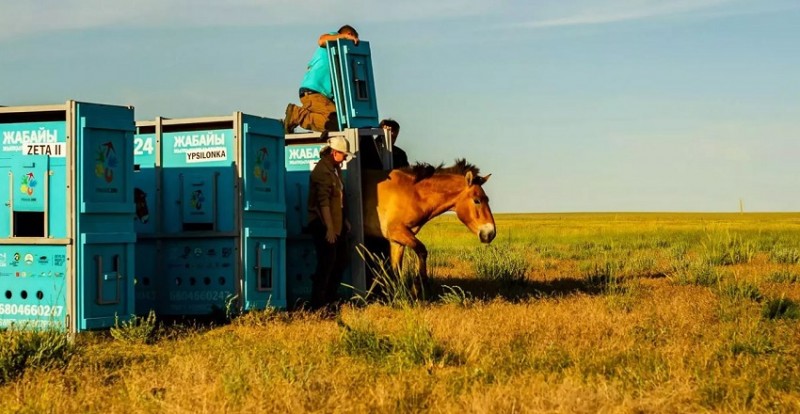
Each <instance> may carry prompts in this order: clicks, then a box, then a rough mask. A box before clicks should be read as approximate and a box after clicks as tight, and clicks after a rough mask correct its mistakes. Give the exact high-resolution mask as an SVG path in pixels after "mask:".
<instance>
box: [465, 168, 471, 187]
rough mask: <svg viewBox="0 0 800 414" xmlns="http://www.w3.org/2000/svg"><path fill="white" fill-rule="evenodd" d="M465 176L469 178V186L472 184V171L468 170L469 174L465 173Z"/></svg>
mask: <svg viewBox="0 0 800 414" xmlns="http://www.w3.org/2000/svg"><path fill="white" fill-rule="evenodd" d="M465 177H466V179H467V187H469V186H471V185H472V171H467V174H466V175H465Z"/></svg>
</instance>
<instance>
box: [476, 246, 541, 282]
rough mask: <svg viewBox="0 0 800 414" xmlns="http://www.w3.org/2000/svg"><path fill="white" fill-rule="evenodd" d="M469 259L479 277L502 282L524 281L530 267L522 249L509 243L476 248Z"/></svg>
mask: <svg viewBox="0 0 800 414" xmlns="http://www.w3.org/2000/svg"><path fill="white" fill-rule="evenodd" d="M469 259H470V260H471V261H472V266H473V268H474V269H475V274H476V275H477V276H478V277H479V278H481V279H486V280H493V281H498V282H504V283H518V282H522V281H524V280H525V279H526V277H527V275H528V270H529V269H530V264H529V263H528V260H527V258H526V257H525V252H524V250H522V249H518V248H515V247H512V246H510V245H506V246H502V247H500V246H494V245H493V246H484V247H480V248H477V249H475V250H473V251H472V252H471V254H470V255H469Z"/></svg>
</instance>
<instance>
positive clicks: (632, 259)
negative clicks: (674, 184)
mask: <svg viewBox="0 0 800 414" xmlns="http://www.w3.org/2000/svg"><path fill="white" fill-rule="evenodd" d="M495 218H496V221H497V227H498V236H497V239H496V240H495V241H494V243H493V244H492V245H491V246H482V245H480V244H479V243H478V241H477V237H475V236H473V235H471V234H469V233H468V232H467V230H466V229H465V228H464V227H463V226H462V225H461V224H460V223H459V222H458V221H457V220H456V219H455V218H454V217H453V216H445V217H442V218H440V219H437V220H436V221H434V222H433V223H431V224H429V225H428V226H427V227H426V228H425V229H423V232H422V233H421V235H420V237H421V239H422V240H424V241H425V242H426V244H427V245H428V246H429V248H430V252H431V253H430V266H431V274H432V276H433V278H434V287H433V291H432V292H429V297H430V299H429V300H428V301H424V302H420V303H415V302H409V301H406V300H404V297H403V295H402V294H401V295H396V296H393V298H394V299H392V300H382V301H380V302H378V301H377V300H368V301H367V303H360V302H358V301H356V303H355V304H354V305H352V306H346V307H344V308H343V309H342V311H341V313H340V315H339V317H338V318H328V317H325V316H324V315H320V314H312V313H307V312H291V313H287V312H282V311H276V310H267V311H263V312H253V313H250V314H246V315H242V316H239V317H236V318H233V320H232V321H231V322H230V323H228V324H225V325H220V326H215V327H199V326H190V325H189V326H187V325H178V326H174V325H170V326H164V325H159V324H157V323H154V322H153V321H152V320H151V321H146V320H141V321H139V324H137V325H131V326H124V327H120V328H119V329H117V330H115V331H114V335H113V336H112V335H111V334H109V333H98V334H90V335H82V336H80V337H79V338H77V340H76V341H74V342H71V343H65V342H63V341H61V339H60V338H59V337H57V336H56V337H52V336H51V337H46V338H44V339H42V338H41V337H38V339H31V337H30V336H31V334H24V333H22V332H17V331H8V332H5V333H2V334H0V341H2V343H0V374H1V375H0V412H36V413H38V412H103V413H106V412H126V413H127V412H178V413H182V412H187V413H189V412H191V413H206V412H214V413H217V412H326V413H327V412H464V411H466V412H492V413H494V412H591V413H594V412H637V413H638V412H656V413H657V412H664V413H675V412H800V324H799V323H800V322H798V317H800V309H798V303H800V214H655V213H654V214H634V213H620V214H519V215H498V216H496V217H495ZM401 293H402V292H401ZM26 335H28V336H26Z"/></svg>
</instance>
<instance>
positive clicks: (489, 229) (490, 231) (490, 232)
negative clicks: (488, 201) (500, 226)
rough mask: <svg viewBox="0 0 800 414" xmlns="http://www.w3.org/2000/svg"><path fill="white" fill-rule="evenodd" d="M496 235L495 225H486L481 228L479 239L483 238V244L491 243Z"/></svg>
mask: <svg viewBox="0 0 800 414" xmlns="http://www.w3.org/2000/svg"><path fill="white" fill-rule="evenodd" d="M496 235H497V233H496V231H495V227H494V224H484V225H483V226H481V228H480V231H479V232H478V237H480V238H481V243H491V242H492V240H494V236H496Z"/></svg>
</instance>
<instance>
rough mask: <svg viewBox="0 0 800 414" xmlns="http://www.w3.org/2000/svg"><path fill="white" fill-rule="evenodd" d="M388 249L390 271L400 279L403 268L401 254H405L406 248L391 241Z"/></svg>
mask: <svg viewBox="0 0 800 414" xmlns="http://www.w3.org/2000/svg"><path fill="white" fill-rule="evenodd" d="M389 249H390V250H389V255H390V256H391V260H392V270H394V273H395V276H397V277H400V275H401V274H402V273H401V271H402V267H403V253H404V252H405V249H406V246H403V245H402V244H400V243H398V242H396V241H394V240H392V241H391V242H390V247H389Z"/></svg>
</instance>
